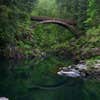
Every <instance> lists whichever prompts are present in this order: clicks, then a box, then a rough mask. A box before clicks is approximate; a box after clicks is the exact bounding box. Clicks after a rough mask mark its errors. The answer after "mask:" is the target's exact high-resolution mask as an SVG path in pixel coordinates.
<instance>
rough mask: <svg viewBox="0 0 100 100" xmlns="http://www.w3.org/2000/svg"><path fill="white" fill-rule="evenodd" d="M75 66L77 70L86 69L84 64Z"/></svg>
mask: <svg viewBox="0 0 100 100" xmlns="http://www.w3.org/2000/svg"><path fill="white" fill-rule="evenodd" d="M76 68H78V69H79V70H87V66H86V64H77V65H76Z"/></svg>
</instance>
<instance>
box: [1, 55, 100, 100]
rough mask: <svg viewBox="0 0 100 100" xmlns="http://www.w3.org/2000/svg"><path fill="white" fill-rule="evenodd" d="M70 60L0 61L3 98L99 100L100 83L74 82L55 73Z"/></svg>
mask: <svg viewBox="0 0 100 100" xmlns="http://www.w3.org/2000/svg"><path fill="white" fill-rule="evenodd" d="M68 64H70V61H68V60H67V61H63V60H61V59H58V58H54V57H49V58H46V59H44V60H43V59H38V60H37V59H34V60H22V61H21V60H20V61H17V60H15V61H13V60H9V61H8V60H0V97H1V96H5V97H8V98H9V99H10V100H100V81H98V80H93V79H89V80H82V79H72V78H66V77H62V76H58V75H57V74H56V72H57V70H58V68H59V67H60V66H64V65H68Z"/></svg>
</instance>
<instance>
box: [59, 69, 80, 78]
mask: <svg viewBox="0 0 100 100" xmlns="http://www.w3.org/2000/svg"><path fill="white" fill-rule="evenodd" d="M57 74H58V75H64V76H68V77H74V78H76V77H80V76H81V75H80V72H78V71H76V70H73V71H63V70H61V71H59V72H57Z"/></svg>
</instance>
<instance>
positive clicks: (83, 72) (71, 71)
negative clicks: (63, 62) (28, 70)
mask: <svg viewBox="0 0 100 100" xmlns="http://www.w3.org/2000/svg"><path fill="white" fill-rule="evenodd" d="M57 74H58V75H61V76H66V77H74V78H77V77H80V78H96V79H99V80H100V60H94V61H93V62H91V61H87V62H85V61H80V63H79V64H76V65H70V66H68V67H62V68H60V69H59V71H58V72H57Z"/></svg>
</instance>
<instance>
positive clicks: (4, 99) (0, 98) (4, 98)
mask: <svg viewBox="0 0 100 100" xmlns="http://www.w3.org/2000/svg"><path fill="white" fill-rule="evenodd" d="M0 100H9V99H8V98H6V97H0Z"/></svg>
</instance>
